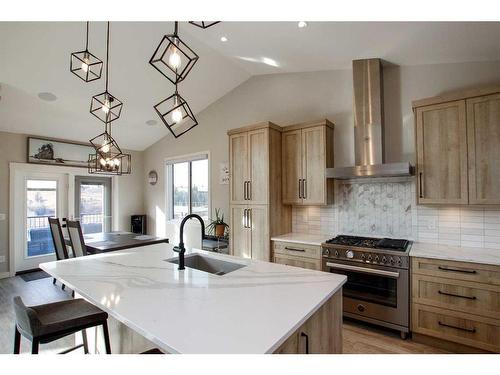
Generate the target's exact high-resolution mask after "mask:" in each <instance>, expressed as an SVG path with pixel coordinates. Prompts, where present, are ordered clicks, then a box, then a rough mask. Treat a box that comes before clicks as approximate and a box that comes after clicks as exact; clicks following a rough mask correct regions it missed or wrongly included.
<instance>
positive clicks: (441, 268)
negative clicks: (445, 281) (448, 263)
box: [438, 266, 477, 274]
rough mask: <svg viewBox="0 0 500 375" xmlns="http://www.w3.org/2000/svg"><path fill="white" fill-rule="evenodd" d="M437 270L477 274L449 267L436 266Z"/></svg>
mask: <svg viewBox="0 0 500 375" xmlns="http://www.w3.org/2000/svg"><path fill="white" fill-rule="evenodd" d="M438 269H440V270H441V271H448V272H461V273H470V274H474V273H477V271H476V270H461V269H459V268H450V267H442V266H438Z"/></svg>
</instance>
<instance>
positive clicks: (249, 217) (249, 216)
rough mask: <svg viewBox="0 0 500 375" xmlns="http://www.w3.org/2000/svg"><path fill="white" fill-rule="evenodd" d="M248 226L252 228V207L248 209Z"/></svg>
mask: <svg viewBox="0 0 500 375" xmlns="http://www.w3.org/2000/svg"><path fill="white" fill-rule="evenodd" d="M247 211H248V214H247V216H248V228H252V209H251V208H249V209H248V210H247Z"/></svg>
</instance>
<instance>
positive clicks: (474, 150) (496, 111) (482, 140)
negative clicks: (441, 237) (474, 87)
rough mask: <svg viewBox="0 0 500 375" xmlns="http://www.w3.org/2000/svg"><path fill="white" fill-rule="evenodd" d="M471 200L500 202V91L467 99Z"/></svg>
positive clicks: (484, 202) (480, 202)
mask: <svg viewBox="0 0 500 375" xmlns="http://www.w3.org/2000/svg"><path fill="white" fill-rule="evenodd" d="M467 144H468V156H469V203H470V204H500V165H499V163H500V94H494V95H487V96H481V97H477V98H473V99H468V100H467Z"/></svg>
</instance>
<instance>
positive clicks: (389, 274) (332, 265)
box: [326, 262, 399, 279]
mask: <svg viewBox="0 0 500 375" xmlns="http://www.w3.org/2000/svg"><path fill="white" fill-rule="evenodd" d="M326 266H327V267H330V268H337V269H339V270H348V271H358V272H362V273H371V274H373V275H380V276H387V277H391V278H393V279H397V278H399V272H391V271H384V270H377V269H374V268H366V267H357V266H350V265H347V264H339V263H330V262H326Z"/></svg>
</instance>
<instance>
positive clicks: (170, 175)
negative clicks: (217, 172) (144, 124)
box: [165, 151, 212, 220]
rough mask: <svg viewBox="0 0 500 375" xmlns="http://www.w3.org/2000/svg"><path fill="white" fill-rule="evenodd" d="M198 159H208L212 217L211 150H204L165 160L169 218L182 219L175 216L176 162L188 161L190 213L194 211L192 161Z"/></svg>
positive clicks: (208, 183) (167, 212)
mask: <svg viewBox="0 0 500 375" xmlns="http://www.w3.org/2000/svg"><path fill="white" fill-rule="evenodd" d="M198 160H207V164H208V173H207V177H208V178H207V180H208V181H207V187H208V202H207V203H208V219H209V218H210V214H211V212H212V211H211V208H212V189H211V163H210V152H209V151H204V152H199V153H195V154H189V155H183V156H179V157H175V158H171V159H166V160H165V212H166V216H167V220H181V219H175V218H174V164H180V163H188V184H189V194H188V215H189V214H191V213H192V212H193V211H192V210H193V207H192V194H193V191H192V187H193V186H192V162H194V161H198Z"/></svg>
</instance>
